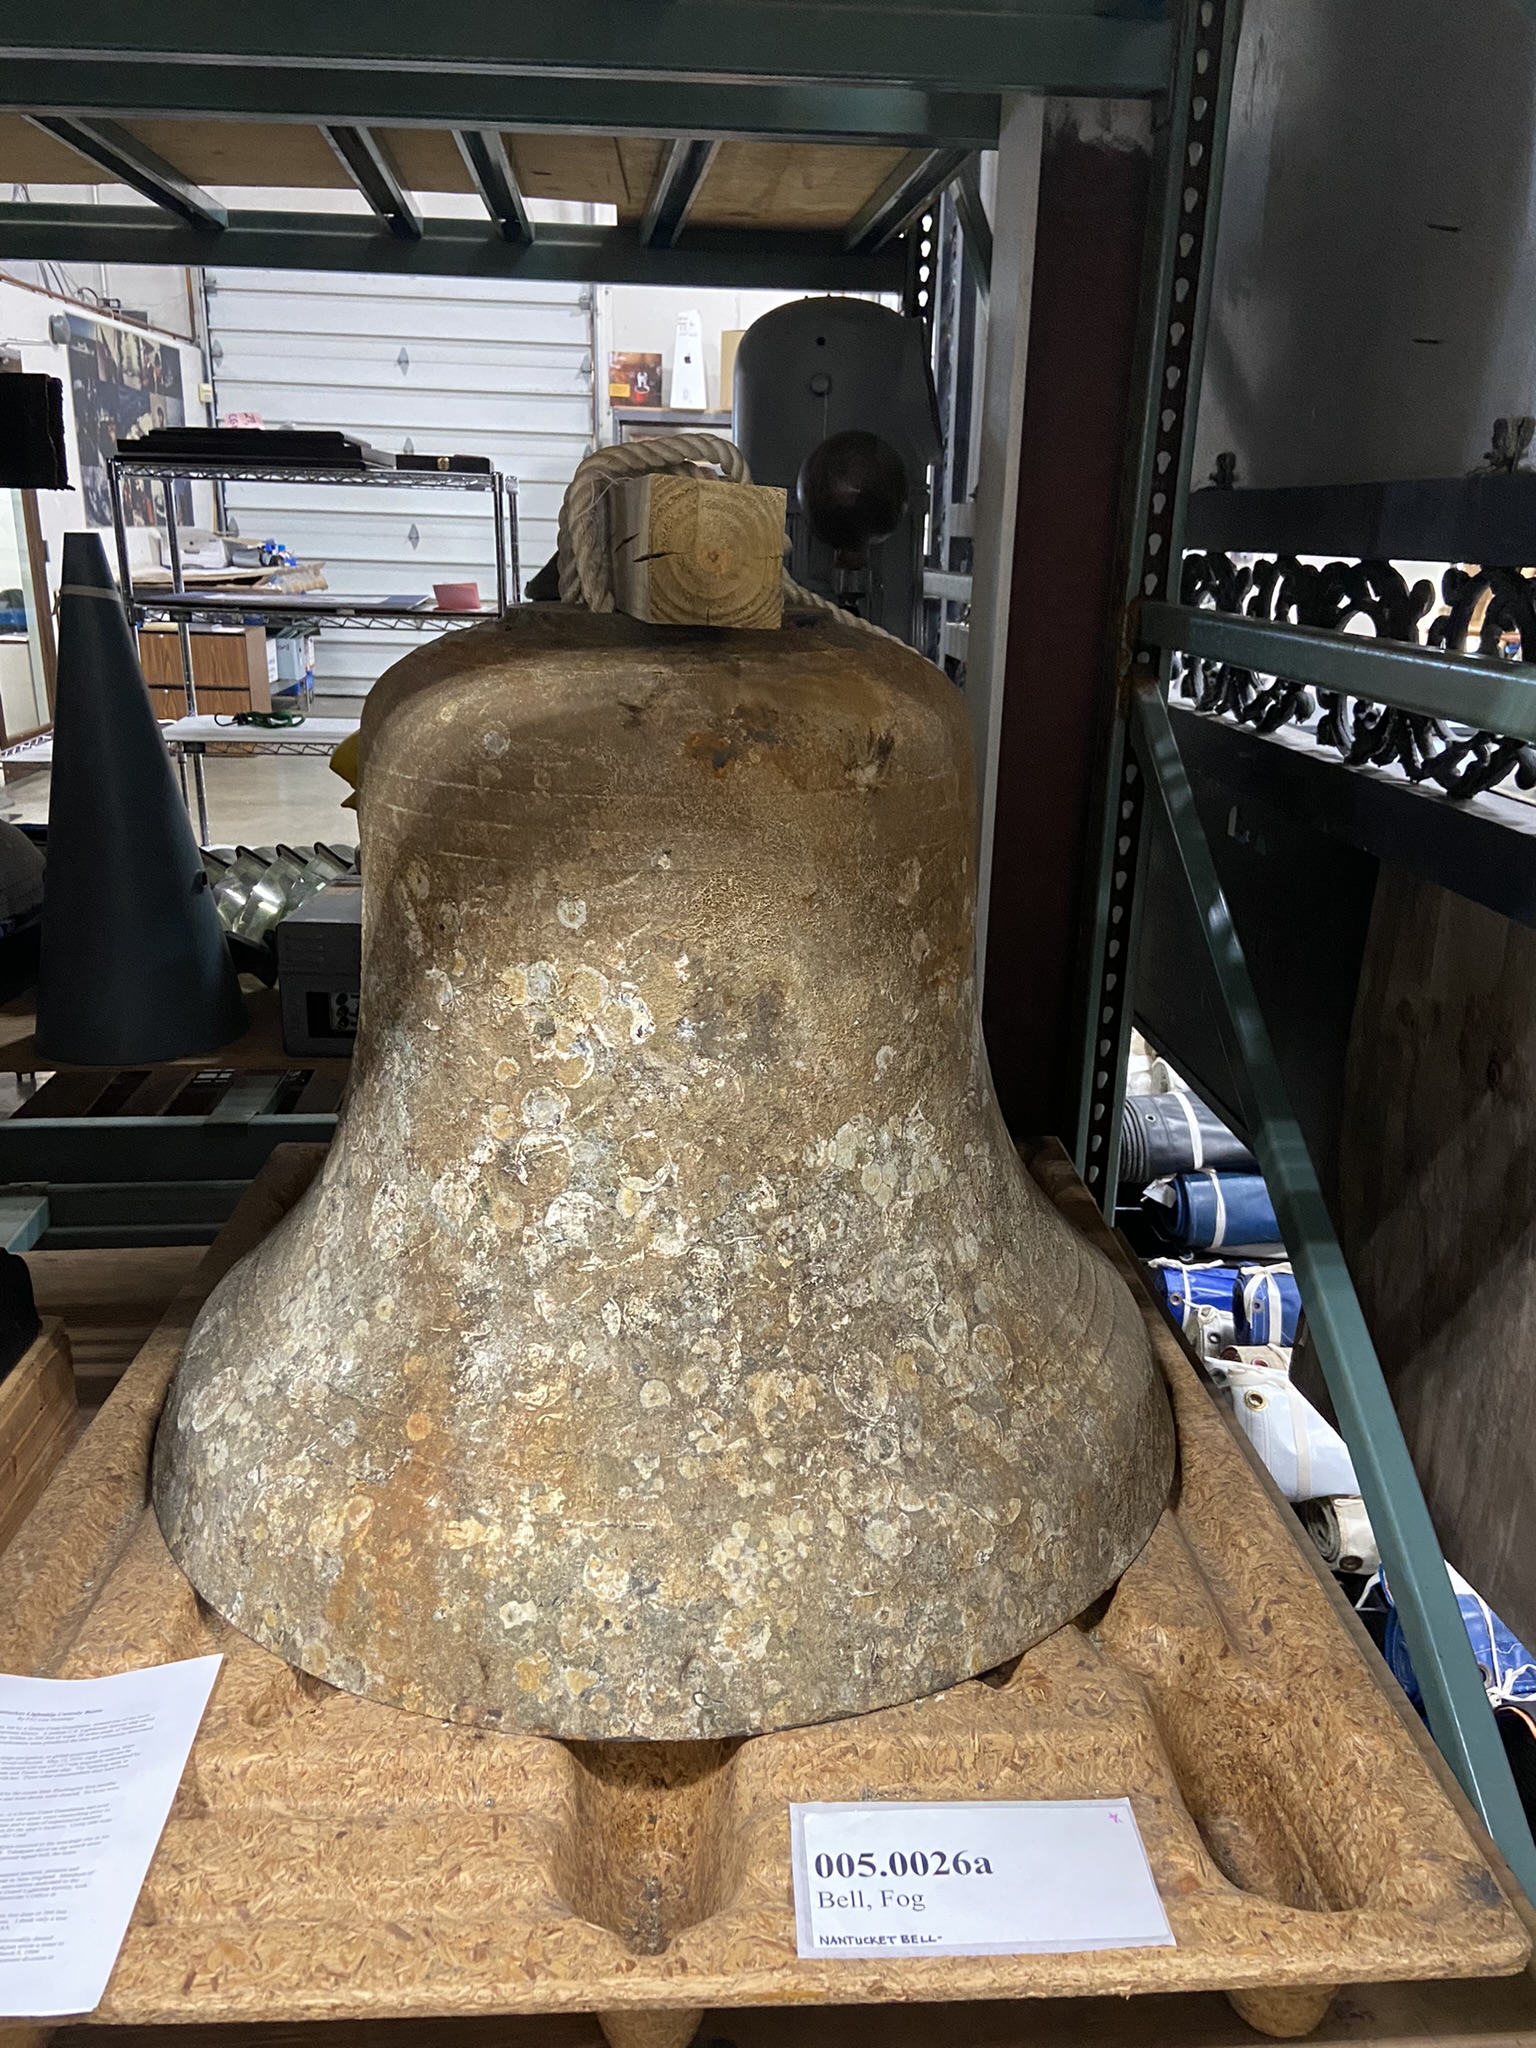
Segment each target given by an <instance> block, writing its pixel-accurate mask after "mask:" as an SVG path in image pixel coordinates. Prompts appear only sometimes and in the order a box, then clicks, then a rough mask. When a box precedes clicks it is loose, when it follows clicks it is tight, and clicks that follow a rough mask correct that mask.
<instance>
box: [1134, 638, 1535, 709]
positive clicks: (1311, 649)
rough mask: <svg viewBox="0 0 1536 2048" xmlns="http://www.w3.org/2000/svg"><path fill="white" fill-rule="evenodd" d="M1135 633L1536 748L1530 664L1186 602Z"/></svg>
mask: <svg viewBox="0 0 1536 2048" xmlns="http://www.w3.org/2000/svg"><path fill="white" fill-rule="evenodd" d="M1137 633H1138V638H1139V639H1141V640H1143V641H1146V642H1148V643H1149V644H1150V645H1152V646H1154V647H1162V648H1165V649H1167V650H1169V651H1170V652H1174V651H1176V652H1179V653H1183V654H1194V655H1199V656H1201V657H1202V658H1203V659H1204V660H1206V661H1223V662H1229V663H1230V664H1231V665H1232V666H1233V667H1234V668H1245V669H1251V670H1253V671H1254V672H1255V673H1257V674H1259V675H1266V676H1283V677H1285V678H1286V679H1287V680H1288V681H1290V682H1296V683H1311V684H1313V685H1314V686H1315V687H1317V688H1318V689H1322V690H1334V691H1337V692H1338V693H1339V694H1340V695H1342V696H1349V697H1364V698H1367V699H1369V701H1370V702H1371V703H1373V704H1392V705H1395V706H1396V707H1397V708H1398V709H1399V710H1400V711H1411V712H1415V713H1417V714H1419V715H1421V716H1423V717H1427V718H1448V719H1451V720H1453V721H1454V722H1455V723H1457V724H1459V725H1473V726H1476V727H1477V729H1478V730H1479V731H1480V732H1495V733H1503V734H1507V735H1508V736H1509V737H1510V738H1511V739H1521V740H1532V741H1536V669H1531V668H1527V667H1526V666H1524V665H1523V664H1520V665H1516V664H1514V663H1511V662H1507V661H1497V660H1494V659H1492V658H1490V657H1487V656H1479V655H1470V654H1448V653H1446V652H1445V651H1444V650H1443V649H1441V648H1436V647H1416V646H1414V645H1413V644H1412V643H1411V642H1409V641H1405V640H1374V639H1370V638H1368V637H1366V636H1365V635H1363V634H1358V633H1329V632H1323V631H1320V630H1319V629H1318V628H1317V627H1315V626H1290V625H1285V624H1276V623H1275V622H1273V621H1271V620H1269V619H1248V618H1244V617H1242V616H1241V614H1239V613H1235V612H1217V611H1206V610H1203V609H1196V608H1195V607H1194V606H1193V605H1183V604H1143V605H1142V607H1141V613H1140V618H1139V621H1138V627H1137Z"/></svg>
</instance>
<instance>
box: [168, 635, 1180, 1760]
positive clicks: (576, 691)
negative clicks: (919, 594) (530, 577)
mask: <svg viewBox="0 0 1536 2048" xmlns="http://www.w3.org/2000/svg"><path fill="white" fill-rule="evenodd" d="M743 705H750V706H751V714H750V720H748V719H747V718H746V717H745V716H744V715H743V714H742V712H741V709H740V707H741V706H743ZM637 707H640V710H639V711H637ZM642 713H643V715H642ZM749 727H750V729H749ZM701 735H703V736H708V738H709V742H710V747H711V748H712V749H713V750H714V751H713V752H709V751H706V752H705V753H704V754H703V755H702V757H701V749H700V744H699V738H700V736H701ZM717 736H719V737H720V739H721V740H722V741H726V742H729V747H730V748H731V749H732V750H733V751H732V752H731V757H730V760H729V773H725V772H722V771H721V768H720V765H719V764H717V763H716V761H715V759H714V752H718V751H719V748H718V747H717V746H716V745H715V741H716V737H717ZM701 768H702V769H703V770H704V772H702V773H701ZM361 826H362V841H363V865H364V871H365V874H366V875H367V878H368V899H367V913H366V925H365V934H364V987H363V1005H362V1017H361V1025H360V1031H359V1037H358V1045H357V1054H356V1059H355V1062H354V1069H353V1077H352V1082H351V1085H350V1090H349V1094H348V1098H347V1101H346V1104H345V1108H344V1113H343V1116H342V1120H341V1123H340V1126H339V1129H338V1132H337V1136H336V1140H335V1142H334V1144H333V1146H332V1148H331V1151H330V1153H329V1156H328V1157H327V1160H326V1163H325V1167H324V1170H323V1172H322V1174H321V1175H320V1177H319V1179H318V1181H317V1182H316V1184H315V1185H314V1187H313V1188H312V1189H311V1190H310V1191H309V1193H308V1194H307V1195H306V1196H305V1198H304V1199H303V1200H302V1201H301V1202H300V1203H299V1205H298V1206H297V1208H296V1209H295V1210H294V1211H293V1212H292V1214H291V1215H290V1216H288V1217H287V1218H286V1219H285V1220H284V1222H283V1223H282V1224H281V1225H280V1226H279V1228H278V1229H277V1230H276V1231H275V1232H274V1233H273V1234H272V1235H271V1237H269V1238H268V1239H267V1240H266V1241H265V1242H264V1243H263V1244H262V1245H261V1246H260V1247H259V1248H258V1249H257V1250H256V1251H255V1252H253V1253H252V1254H251V1255H250V1256H249V1257H248V1258H246V1259H245V1260H243V1261H242V1262H241V1264H240V1265H239V1266H238V1267H236V1268H235V1270H234V1271H233V1272H232V1273H231V1274H230V1275H229V1276H228V1277H227V1278H226V1279H225V1280H224V1282H223V1283H222V1284H221V1285H220V1286H219V1288H218V1289H217V1290H216V1291H215V1292H214V1294H213V1295H212V1297H211V1298H210V1300H209V1302H208V1304H207V1307H206V1308H205V1309H204V1311H203V1313H202V1315H201V1317H200V1319H199V1321H198V1323H197V1325H196V1327H195V1329H194V1330H193V1332H192V1335H191V1337H190V1339H189V1342H188V1345H187V1349H186V1354H185V1357H184V1359H183V1362H182V1365H181V1367H180V1370H179V1372H178V1375H177V1378H176V1382H175V1385H174V1387H173V1389H172V1393H171V1396H170V1400H169V1403H168V1405H167V1409H166V1415H165V1419H164V1422H163V1425H162V1428H161V1431H160V1437H159V1443H158V1449H157V1457H156V1471H155V1502H156V1507H157V1511H158V1513H159V1517H160V1521H161V1526H162V1528H163V1530H164V1532H165V1535H166V1539H167V1541H168V1543H169V1545H170V1547H171V1550H172V1552H173V1554H174V1555H175V1557H176V1558H177V1560H178V1561H179V1562H180V1563H181V1565H182V1567H183V1569H184V1570H185V1571H186V1573H187V1575H188V1576H189V1577H190V1579H191V1580H192V1582H193V1584H194V1585H195V1586H196V1587H197V1589H198V1591H199V1592H200V1593H201V1594H202V1595H203V1596H204V1598H205V1599H207V1600H208V1601H209V1602H210V1603H211V1605H212V1606H213V1607H214V1608H216V1609H217V1610H218V1612H219V1613H220V1614H222V1615H224V1616H225V1617H226V1618H227V1619H229V1620H230V1621H232V1622H233V1623H235V1624H236V1626H237V1627H239V1628H241V1629H243V1630H244V1631H245V1632H246V1633H247V1634H248V1635H251V1636H253V1637H254V1638H255V1639H256V1640H257V1641H258V1642H261V1643H263V1644H265V1645H267V1646H268V1647H269V1648H271V1649H274V1650H276V1651H278V1652H279V1653H280V1654H281V1655H282V1656H284V1657H285V1658H287V1659H288V1660H289V1661H290V1662H291V1663H293V1664H295V1665H297V1666H298V1667H300V1668H301V1669H302V1670H304V1671H308V1672H310V1673H313V1674H314V1675H315V1676H317V1677H321V1678H324V1679H325V1680H327V1681H328V1682H330V1683H332V1684H334V1685H337V1686H340V1687H342V1688H344V1689H346V1690H348V1691H352V1692H356V1693H361V1694H364V1695H366V1696H368V1697H370V1698H374V1699H379V1700H385V1701H388V1702H390V1703H392V1704H395V1705H398V1706H402V1707H406V1708H410V1709H414V1710H416V1711H419V1712H423V1713H432V1714H439V1715H445V1716H449V1717H451V1718H454V1719H456V1720H459V1721H462V1722H478V1723H484V1724H488V1725H491V1726H500V1727H503V1728H506V1729H509V1730H511V1729H519V1730H524V1731H535V1732H541V1733H552V1734H558V1735H563V1736H568V1737H576V1738H594V1739H604V1738H607V1739H611V1738H615V1737H643V1738H648V1739H651V1740H659V1741H665V1740H676V1739H690V1738H700V1737H725V1736H732V1735H740V1734H746V1733H751V1732H755V1731H762V1730H767V1729H773V1728H781V1727H787V1726H793V1725H797V1724H802V1723H807V1722H813V1721H818V1720H824V1719H828V1718H831V1717H834V1716H839V1715H846V1714H854V1713H860V1712H864V1711H866V1710H868V1709H870V1708H874V1707H880V1706H885V1705H889V1704H894V1703H897V1702H901V1701H907V1700H911V1699H915V1698H917V1697H920V1696H922V1695H925V1694H928V1693H931V1692H934V1691H937V1690H938V1689H940V1688H942V1687H944V1686H947V1685H950V1684H953V1683H954V1682H956V1681H957V1680H960V1679H963V1678H966V1677H968V1676H971V1675H974V1674H976V1673H978V1672H982V1671H986V1670H989V1669H991V1668H992V1667H994V1666H996V1665H998V1664H1000V1663H1002V1662H1003V1661H1004V1660H1006V1659H1008V1658H1010V1657H1014V1656H1017V1655H1018V1653H1019V1652H1020V1651H1022V1650H1024V1649H1026V1648H1028V1647H1029V1646H1030V1645H1031V1644H1034V1643H1036V1642H1038V1641H1039V1640H1040V1639H1041V1638H1042V1637H1044V1636H1045V1635H1046V1634H1048V1633H1049V1632H1050V1631H1051V1630H1053V1629H1055V1628H1057V1627H1059V1626H1060V1625H1061V1624H1062V1623H1063V1622H1065V1621H1066V1620H1068V1619H1069V1618H1070V1617H1072V1616H1073V1615H1075V1614H1078V1613H1080V1612H1081V1611H1082V1610H1083V1609H1084V1608H1086V1607H1087V1606H1088V1605H1089V1603H1090V1602H1091V1601H1092V1600H1093V1599H1094V1598H1095V1597H1096V1596H1097V1595H1098V1594H1100V1593H1101V1592H1103V1591H1104V1589H1105V1588H1106V1587H1108V1586H1109V1585H1111V1584H1112V1583H1113V1582H1114V1581H1115V1580H1116V1579H1117V1578H1118V1577H1119V1575H1120V1574H1121V1572H1123V1571H1124V1569H1125V1567H1126V1566H1127V1565H1128V1564H1129V1563H1130V1562H1131V1560H1132V1559H1133V1558H1134V1557H1135V1556H1136V1555H1137V1553H1138V1552H1139V1551H1140V1550H1141V1548H1142V1546H1143V1544H1144V1543H1145V1542H1146V1540H1147V1537H1148V1535H1149V1533H1150V1531H1151V1529H1152V1527H1153V1525H1154V1523H1155V1522H1156V1520H1157V1517H1158V1515H1159V1513H1160V1512H1161V1510H1162V1508H1163V1506H1164V1503H1165V1500H1166V1497H1167V1492H1168V1485H1169V1480H1170V1476H1171V1471H1172V1458H1173V1437H1172V1428H1171V1423H1170V1419H1169V1414H1168V1407H1167V1401H1166V1396H1165V1393H1164V1390H1163V1387H1162V1385H1161V1382H1160V1380H1159V1378H1158V1375H1157V1374H1156V1372H1155V1370H1154V1367H1153V1363H1152V1358H1151V1354H1150V1351H1149V1347H1148V1343H1147V1338H1146V1333H1145V1330H1144V1327H1143V1325H1142V1322H1141V1318H1140V1316H1139V1314H1138V1312H1137V1310H1136V1307H1135V1304H1134V1303H1133V1301H1132V1300H1131V1297H1130V1295H1129V1294H1128V1292H1127V1290H1126V1288H1125V1286H1124V1284H1123V1282H1122V1281H1121V1280H1120V1279H1119V1278H1118V1277H1117V1276H1116V1275H1115V1274H1114V1273H1113V1271H1112V1270H1111V1268H1110V1267H1109V1265H1108V1264H1107V1263H1106V1261H1105V1260H1104V1259H1103V1258H1102V1257H1101V1256H1100V1255H1099V1254H1098V1253H1097V1252H1095V1251H1093V1250H1092V1249H1091V1248H1089V1247H1088V1246H1087V1245H1086V1244H1085V1243H1084V1242H1083V1241H1082V1239H1081V1238H1079V1237H1078V1236H1077V1235H1076V1234H1075V1233H1074V1232H1073V1231H1072V1230H1071V1229H1070V1228H1069V1227H1068V1226H1067V1225H1066V1224H1065V1223H1064V1222H1063V1220H1062V1219H1061V1217H1060V1216H1059V1215H1058V1214H1057V1213H1056V1211H1055V1210H1054V1209H1053V1208H1052V1207H1051V1206H1050V1204H1049V1203H1047V1202H1046V1200H1045V1199H1044V1198H1043V1196H1042V1195H1041V1194H1040V1192H1039V1190H1038V1189H1037V1188H1036V1187H1035V1186H1034V1184H1033V1183H1032V1182H1031V1181H1030V1180H1029V1178H1028V1177H1027V1176H1026V1174H1025V1173H1024V1171H1023V1170H1022V1168H1021V1166H1020V1165H1019V1162H1018V1160H1017V1157H1016V1155H1015V1153H1014V1151H1013V1148H1012V1146H1011V1145H1010V1143H1009V1140H1008V1136H1007V1133H1006V1131H1005V1129H1004V1127H1003V1124H1002V1121H1001V1118H1000V1116H999V1114H998V1111H997V1108H996V1104H995V1102H994V1100H993V1095H992V1089H991V1082H990V1078H989V1076H988V1072H987V1067H986V1061H985V1057H984V1055H983V1052H982V1049H981V1044H980V1037H979V1031H978V1025H977V1017H976V1003H975V990H974V984H973V979H972V943H973V941H972V916H971V900H972V895H973V890H974V877H973V873H972V859H971V847H972V843H973V840H972V833H973V820H972V798H971V774H970V765H969V759H968V751H967V745H966V738H965V727H964V721H963V717H962V712H961V708H960V704H959V700H958V698H957V696H956V694H955V692H954V691H953V689H952V688H951V686H950V685H949V684H948V683H947V682H946V681H945V679H944V678H943V677H941V676H940V675H938V673H937V672H936V671H935V670H933V669H932V668H931V667H929V665H928V664H927V663H925V662H923V661H922V660H920V659H919V658H918V657H917V656H916V655H914V654H911V653H909V652H908V651H907V650H905V649H902V648H900V647H898V646H896V645H894V644H893V643H890V642H886V641H883V640H878V639H876V638H874V637H873V636H871V635H867V634H863V633H860V632H857V631H854V630H852V629H848V628H844V627H839V626H837V625H836V624H831V623H828V624H818V625H814V626H806V627H803V628H801V629H799V630H795V631H785V632H783V633H781V634H757V633H742V634H739V635H737V634H731V633H709V634H703V633H698V634H695V633H692V632H689V631H687V630H669V629H657V628H648V627H642V626H639V625H636V624H635V623H634V622H632V621H629V620H626V619H623V618H620V617H609V618H593V617H590V616H588V615H586V614H584V613H576V612H564V611H554V610H544V609H539V610H530V611H529V612H527V613H525V614H522V615H519V616H518V617H516V618H515V619H514V620H513V621H512V622H511V623H510V624H509V625H507V626H505V627H502V626H496V627H492V628H485V629H480V630H477V631H476V632H474V633H472V634H468V635H459V636H455V637H453V638H452V639H451V640H447V641H444V642H442V643H440V644H439V645H437V646H436V647H434V648H431V649H429V650H425V651H423V652H420V653H417V654H414V655H412V656H410V657H409V658H408V659H407V660H405V661H403V662H401V663H400V664H399V665H398V666H397V667H396V668H394V669H393V670H391V672H390V674H389V675H388V677H386V678H385V679H384V680H383V681H382V682H381V683H380V684H379V685H378V686H377V687H376V689H375V691H374V692H373V695H372V697H371V698H370V700H369V704H368V709H367V712H366V715H365V720H364V731H363V784H362V796H361Z"/></svg>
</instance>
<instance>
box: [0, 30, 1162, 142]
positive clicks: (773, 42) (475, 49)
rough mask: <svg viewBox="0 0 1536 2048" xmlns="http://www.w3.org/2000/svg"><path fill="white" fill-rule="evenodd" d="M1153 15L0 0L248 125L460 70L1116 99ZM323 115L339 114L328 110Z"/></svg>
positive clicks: (68, 39) (583, 80)
mask: <svg viewBox="0 0 1536 2048" xmlns="http://www.w3.org/2000/svg"><path fill="white" fill-rule="evenodd" d="M1163 15H1164V7H1163V5H1162V4H1160V0H1113V4H1104V0H845V4H842V5H840V6H837V7H826V6H823V5H821V4H820V0H564V4H563V5H560V6H538V5H529V4H526V0H523V4H514V5H501V6H490V7H488V6H486V5H485V4H484V0H437V5H435V6H434V7H432V8H431V9H430V10H423V9H422V8H420V7H418V6H416V5H415V4H414V0H371V4H370V5H368V6H366V7H358V6H357V5H356V4H355V0H270V4H268V5H267V6H265V7H258V8H209V7H207V6H206V5H204V4H203V0H158V4H157V5H156V6H154V7H152V8H137V7H126V6H124V5H123V4H122V0H70V5H69V6H68V7H67V8H61V9H55V10H53V11H52V13H51V15H50V14H49V13H48V12H47V11H46V10H39V9H38V7H37V6H36V4H35V0H0V45H9V46H10V47H11V48H12V49H13V50H14V51H15V54H16V56H17V57H18V58H34V59H49V60H59V61H63V62H66V63H79V64H94V65H96V66H112V65H115V64H119V63H129V62H135V61H137V62H145V63H149V64H153V65H156V66H165V67H168V68H172V69H180V70H194V71H195V70H198V69H206V68H207V67H208V66H210V65H217V66H223V67H225V70H224V80H223V91H224V93H225V94H226V95H228V96H229V97H228V98H221V97H216V96H213V95H211V94H210V93H208V92H207V91H205V92H204V94H203V95H202V97H201V99H200V101H199V103H198V104H197V105H196V106H195V107H193V108H191V109H189V111H195V112H199V113H208V112H220V111H223V112H228V113H238V114H246V115H250V114H253V113H256V112H257V111H258V110H259V101H258V95H260V93H261V91H262V85H261V84H260V83H258V82H253V81H256V80H259V78H260V74H261V73H263V72H273V71H284V72H288V73H292V74H309V75H310V77H311V78H313V76H314V75H315V74H317V73H320V72H324V71H335V72H341V73H349V74H352V75H353V76H362V77H367V76H369V75H370V74H379V73H387V72H390V71H403V72H405V73H406V74H408V82H409V83H410V84H412V85H414V83H415V82H416V80H417V79H418V77H419V76H422V75H427V74H432V73H437V74H445V73H453V72H461V73H469V74H479V75H480V76H482V77H489V78H494V77H497V76H503V77H518V76H521V77H525V78H529V77H531V78H536V79H548V80H560V79H565V80H571V81H576V82H578V83H580V84H582V85H585V84H587V83H589V82H592V81H602V80H605V79H608V80H616V79H617V80H626V79H633V80H636V81H643V80H660V79H672V80H675V81H688V82H689V83H690V84H691V83H692V82H694V81H697V82H699V83H713V84H718V85H723V86H727V87H730V88H734V87H736V86H738V85H739V86H751V85H753V84H758V83H776V84H783V83H790V84H818V85H828V84H835V85H859V86H868V85H871V84H873V85H889V86H908V85H912V84H922V85H926V86H929V87H932V88H935V89H938V90H943V91H954V92H974V93H984V94H996V93H1000V92H1050V93H1086V94H1092V95H1112V96H1117V95H1136V94H1150V93H1157V92H1161V91H1162V90H1163V89H1164V87H1165V86H1166V83H1167V76H1168V31H1167V27H1166V24H1165V22H1164V19H1163ZM241 77H244V79H245V80H246V83H245V84H244V85H243V86H242V85H240V83H239V80H240V78H241ZM235 95H238V97H235ZM322 111H326V112H329V113H330V115H331V117H332V118H339V110H337V109H335V108H329V109H324V110H322ZM357 118H359V119H363V118H365V117H364V116H362V115H361V114H359V115H358V116H357ZM367 118H372V119H377V118H379V116H378V114H377V113H373V114H371V115H370V116H368V117H367ZM727 125H728V126H729V127H731V128H733V129H734V128H735V127H736V125H737V124H736V123H735V122H734V121H730V122H728V123H727ZM694 132H701V131H699V130H698V129H697V127H695V128H694ZM822 132H823V133H828V132H831V133H835V132H836V131H835V130H832V131H828V130H823V131H822Z"/></svg>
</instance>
